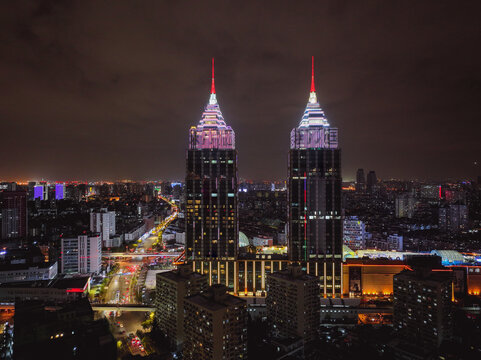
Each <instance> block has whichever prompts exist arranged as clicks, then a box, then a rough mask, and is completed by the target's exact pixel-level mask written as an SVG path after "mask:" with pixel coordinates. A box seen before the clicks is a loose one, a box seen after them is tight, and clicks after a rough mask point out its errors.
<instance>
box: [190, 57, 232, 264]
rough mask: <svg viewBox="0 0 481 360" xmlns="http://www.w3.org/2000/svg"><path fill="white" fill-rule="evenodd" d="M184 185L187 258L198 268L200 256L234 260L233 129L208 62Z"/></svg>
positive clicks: (211, 258) (191, 130)
mask: <svg viewBox="0 0 481 360" xmlns="http://www.w3.org/2000/svg"><path fill="white" fill-rule="evenodd" d="M185 186H186V190H185V193H186V212H185V214H186V215H185V223H186V256H187V259H190V260H194V261H196V265H198V266H201V261H203V260H215V259H223V260H233V259H236V258H237V251H238V235H239V234H238V233H239V229H238V221H237V218H238V215H237V197H238V194H237V151H236V149H235V135H234V130H232V128H231V127H230V126H228V125H226V123H225V121H224V117H223V116H222V113H221V111H220V108H219V104H218V103H217V98H216V92H215V85H214V62H213V60H212V88H211V94H210V99H209V103H208V104H207V106H206V108H205V110H204V113H203V114H202V118H201V120H200V122H199V124H198V125H197V126H193V127H192V128H191V129H190V133H189V149H188V150H187V174H186V180H185ZM229 265H230V266H233V263H229Z"/></svg>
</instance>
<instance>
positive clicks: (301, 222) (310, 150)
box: [288, 58, 343, 296]
mask: <svg viewBox="0 0 481 360" xmlns="http://www.w3.org/2000/svg"><path fill="white" fill-rule="evenodd" d="M341 186H342V178H341V151H340V149H339V144H338V130H337V128H333V127H331V126H330V125H329V122H328V120H327V118H326V116H325V114H324V111H323V110H322V109H321V107H320V105H319V102H318V101H317V95H316V90H315V85H314V58H313V59H312V78H311V92H310V95H309V101H308V103H307V106H306V109H305V111H304V115H303V116H302V119H301V122H300V124H299V126H298V127H296V128H294V129H293V130H292V131H291V146H290V151H289V185H288V191H289V214H288V216H289V246H288V247H289V258H290V260H291V261H299V262H301V263H302V264H303V265H304V266H306V270H307V272H308V273H309V274H315V275H316V276H319V277H320V282H321V289H322V290H321V292H322V293H323V294H324V295H325V296H340V295H341V292H342V289H341V281H342V280H341V279H342V240H343V239H342V208H341Z"/></svg>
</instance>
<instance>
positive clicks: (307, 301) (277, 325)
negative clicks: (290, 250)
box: [266, 265, 320, 342]
mask: <svg viewBox="0 0 481 360" xmlns="http://www.w3.org/2000/svg"><path fill="white" fill-rule="evenodd" d="M266 305H267V321H268V322H269V327H270V331H271V332H272V334H273V335H274V336H275V337H277V338H302V339H304V341H305V342H308V341H311V340H315V339H316V338H317V335H318V329H319V322H320V287H319V278H318V277H317V276H313V275H308V274H306V272H304V271H302V268H301V267H300V266H299V265H290V266H289V267H288V268H287V270H283V271H278V272H275V273H272V274H268V275H267V297H266Z"/></svg>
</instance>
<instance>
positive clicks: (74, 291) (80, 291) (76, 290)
mask: <svg viewBox="0 0 481 360" xmlns="http://www.w3.org/2000/svg"><path fill="white" fill-rule="evenodd" d="M67 292H68V293H83V292H84V290H83V289H80V288H73V289H67Z"/></svg>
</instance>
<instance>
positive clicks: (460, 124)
mask: <svg viewBox="0 0 481 360" xmlns="http://www.w3.org/2000/svg"><path fill="white" fill-rule="evenodd" d="M261 4H262V6H261ZM479 4H480V3H479V2H478V1H476V2H469V1H462V2H457V1H449V2H445V1H351V2H349V1H347V2H345V1H339V0H336V1H292V0H291V1H270V2H260V1H252V2H250V1H247V2H246V1H218V2H207V1H189V2H187V1H133V0H132V1H119V0H116V1H99V0H96V1H87V0H80V1H13V0H12V1H2V2H0V129H1V130H0V133H1V136H0V179H3V180H6V179H11V180H27V179H41V178H45V179H51V180H73V179H83V180H101V179H105V180H115V179H124V178H128V179H135V180H153V179H182V178H183V177H184V167H185V160H184V158H185V149H186V146H187V139H188V129H189V127H190V126H192V125H195V124H196V123H197V122H198V120H199V119H200V116H201V114H202V110H203V107H204V106H205V104H206V103H207V101H208V97H209V90H210V76H211V75H210V62H211V57H215V59H216V90H217V98H218V100H219V104H220V107H221V110H222V112H223V114H224V118H225V119H226V122H227V123H228V124H230V125H231V126H232V127H233V128H234V130H235V132H236V144H237V149H238V153H239V172H240V176H241V177H242V178H248V179H259V180H263V179H265V180H274V179H283V178H285V177H286V174H287V152H288V148H289V133H290V130H291V129H292V128H293V127H294V126H297V124H298V123H299V121H300V118H301V115H302V112H303V110H304V107H305V105H306V103H307V100H308V96H309V81H310V61H311V55H314V56H315V58H316V65H315V68H316V89H317V94H318V99H319V101H320V103H321V106H322V107H323V109H324V110H325V112H326V115H327V117H328V119H329V121H330V123H331V126H336V127H338V128H339V133H340V143H341V148H342V156H343V158H342V160H343V176H344V178H345V179H352V178H353V177H354V175H355V171H356V169H357V168H358V167H363V168H364V169H365V171H368V170H376V172H377V174H378V176H379V177H381V178H384V179H387V178H390V177H397V178H404V179H408V178H421V179H423V178H424V179H442V178H447V177H454V178H462V177H474V176H476V175H481V169H480V168H479V165H475V161H478V163H481V141H480V134H481V25H480V24H481V21H480V13H481V6H479Z"/></svg>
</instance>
